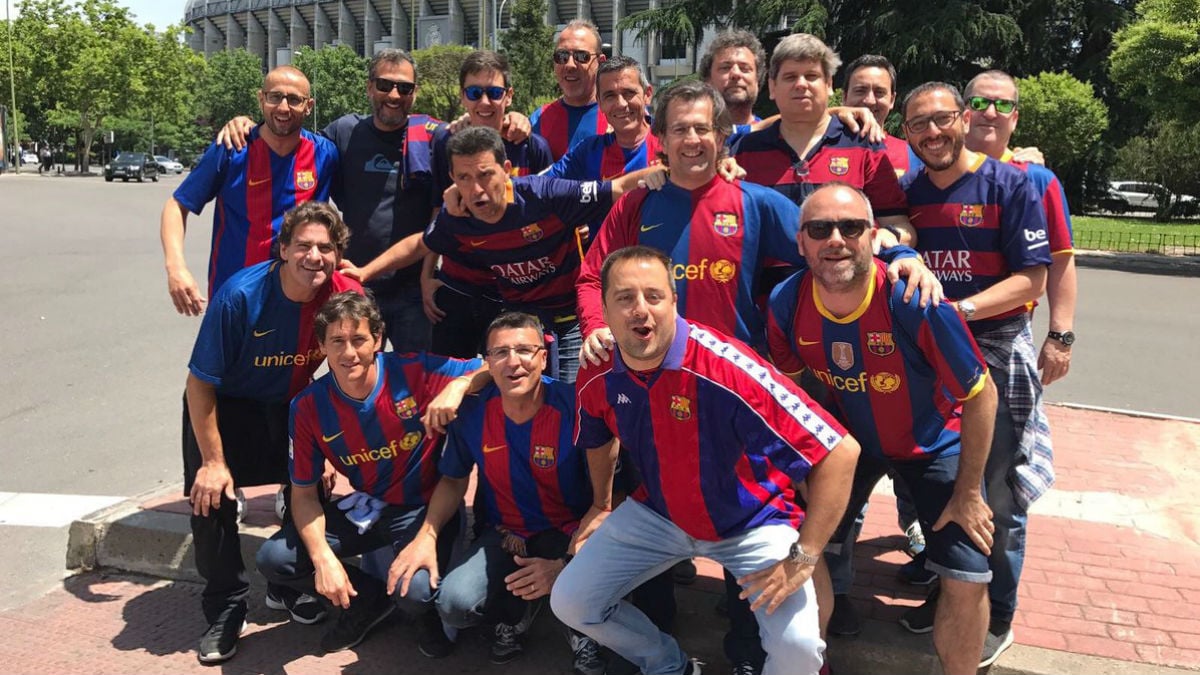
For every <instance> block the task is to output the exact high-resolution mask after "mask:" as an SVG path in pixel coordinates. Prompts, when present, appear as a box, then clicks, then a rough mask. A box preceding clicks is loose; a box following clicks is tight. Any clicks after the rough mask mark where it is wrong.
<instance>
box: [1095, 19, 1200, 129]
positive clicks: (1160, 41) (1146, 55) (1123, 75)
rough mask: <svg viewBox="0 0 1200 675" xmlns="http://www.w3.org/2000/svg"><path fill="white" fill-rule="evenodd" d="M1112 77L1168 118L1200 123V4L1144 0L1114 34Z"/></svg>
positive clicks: (1130, 94) (1124, 89) (1131, 94)
mask: <svg viewBox="0 0 1200 675" xmlns="http://www.w3.org/2000/svg"><path fill="white" fill-rule="evenodd" d="M1113 44H1114V49H1113V52H1112V56H1111V57H1110V58H1109V65H1110V66H1111V72H1112V79H1113V81H1114V82H1116V83H1117V86H1118V87H1119V88H1120V91H1121V93H1122V94H1124V95H1126V96H1129V97H1135V96H1136V97H1141V100H1142V102H1143V104H1144V105H1145V106H1146V107H1148V108H1149V109H1150V110H1152V111H1154V112H1155V113H1157V114H1159V115H1160V116H1162V117H1163V118H1166V119H1175V120H1179V121H1180V122H1183V123H1186V124H1196V123H1200V4H1197V2H1196V0H1143V1H1142V2H1141V4H1139V5H1138V8H1137V20H1136V21H1134V22H1133V23H1131V24H1129V25H1128V26H1126V27H1124V28H1122V29H1121V30H1120V31H1118V32H1117V34H1116V35H1114V36H1113Z"/></svg>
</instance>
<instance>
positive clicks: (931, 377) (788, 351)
mask: <svg viewBox="0 0 1200 675" xmlns="http://www.w3.org/2000/svg"><path fill="white" fill-rule="evenodd" d="M872 271H873V272H874V278H873V279H872V282H871V285H870V286H869V287H868V289H867V294H866V296H865V297H864V298H863V301H862V304H861V305H860V306H859V307H858V308H857V309H856V310H855V311H854V312H852V313H851V314H849V315H848V316H845V317H837V316H835V315H834V314H833V313H832V312H830V311H829V309H828V308H826V307H825V305H824V303H822V302H821V298H820V296H819V295H818V294H817V289H816V287H815V281H814V279H813V275H812V274H809V273H808V272H798V273H797V274H794V275H792V276H791V277H789V278H788V279H787V280H786V281H784V282H783V283H782V284H780V285H779V286H777V287H776V288H775V291H774V292H773V293H771V302H770V313H769V316H768V327H767V334H768V342H769V343H770V350H771V360H772V361H774V362H775V365H776V366H778V367H779V369H780V370H782V371H783V372H785V373H788V374H789V375H796V374H799V373H800V372H801V371H802V370H804V369H805V368H808V369H810V370H811V371H812V372H813V374H814V375H816V377H817V379H819V380H820V381H821V382H824V383H825V385H826V386H827V387H828V388H829V389H830V391H832V393H833V399H834V401H836V403H837V407H838V412H839V419H841V420H842V421H844V422H845V423H846V426H847V427H848V428H849V429H850V433H852V434H854V438H855V439H857V440H858V442H859V443H861V444H862V447H863V450H864V451H865V452H870V453H872V454H873V455H875V456H876V457H883V458H887V459H892V460H898V461H905V460H914V459H921V458H924V457H930V456H934V455H937V454H939V453H942V454H955V453H958V452H959V450H960V449H961V435H960V432H961V429H962V408H961V403H960V401H964V400H967V399H969V398H971V397H973V396H975V394H977V393H978V392H979V391H980V390H981V389H982V388H983V386H984V384H985V383H986V381H987V364H986V363H984V360H983V355H982V354H981V353H980V352H979V348H978V347H977V346H976V345H975V340H974V338H972V337H971V333H970V331H969V330H968V329H967V325H966V323H965V322H963V320H962V318H961V317H960V316H959V315H958V312H956V311H955V310H954V308H953V307H951V306H950V304H949V303H942V304H940V305H938V306H937V307H934V306H933V305H932V304H930V305H929V306H928V307H925V308H924V309H922V308H921V306H920V304H919V298H918V297H916V295H915V294H914V296H913V298H912V300H910V301H909V302H907V303H906V302H904V281H901V282H900V283H898V284H896V285H895V286H892V285H891V284H889V283H888V281H887V269H886V268H885V267H884V264H883V263H882V262H880V261H878V260H876V261H875V264H874V267H873V268H872Z"/></svg>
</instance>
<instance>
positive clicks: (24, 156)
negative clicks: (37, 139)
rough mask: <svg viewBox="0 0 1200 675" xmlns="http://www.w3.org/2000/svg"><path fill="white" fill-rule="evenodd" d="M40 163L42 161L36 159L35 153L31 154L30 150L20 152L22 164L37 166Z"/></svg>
mask: <svg viewBox="0 0 1200 675" xmlns="http://www.w3.org/2000/svg"><path fill="white" fill-rule="evenodd" d="M40 161H42V160H40V159H38V155H37V153H36V152H33V151H32V150H22V151H21V163H22V164H37V163H38V162H40Z"/></svg>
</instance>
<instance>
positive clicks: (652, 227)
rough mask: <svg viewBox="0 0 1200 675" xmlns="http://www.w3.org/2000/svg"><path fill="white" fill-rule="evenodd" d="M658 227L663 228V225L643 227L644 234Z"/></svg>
mask: <svg viewBox="0 0 1200 675" xmlns="http://www.w3.org/2000/svg"><path fill="white" fill-rule="evenodd" d="M656 227H662V223H657V224H655V225H643V226H642V232H649V231H650V230H653V229H654V228H656Z"/></svg>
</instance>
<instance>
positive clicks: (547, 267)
mask: <svg viewBox="0 0 1200 675" xmlns="http://www.w3.org/2000/svg"><path fill="white" fill-rule="evenodd" d="M491 268H492V271H493V272H495V273H496V275H497V276H500V277H504V279H505V280H506V281H508V282H509V283H511V284H513V285H514V286H522V285H526V284H532V283H535V282H536V281H537V280H538V279H541V278H542V277H545V276H548V275H550V274H554V273H555V272H557V271H558V266H557V265H555V264H554V261H553V260H551V259H550V256H542V257H540V258H538V259H536V260H526V261H523V262H515V263H506V264H504V265H492V266H491Z"/></svg>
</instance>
